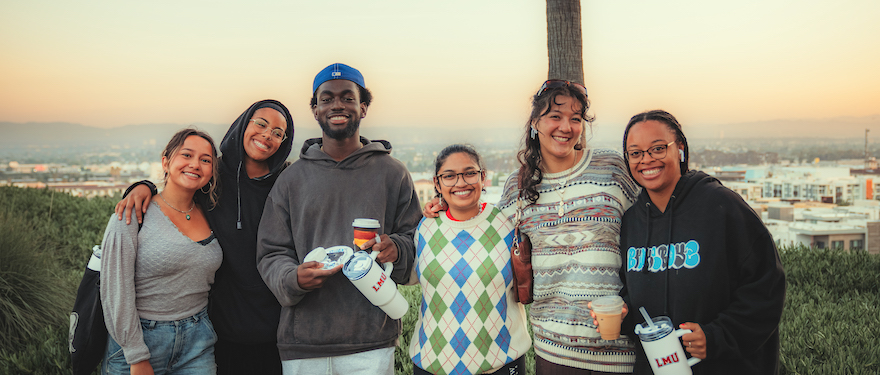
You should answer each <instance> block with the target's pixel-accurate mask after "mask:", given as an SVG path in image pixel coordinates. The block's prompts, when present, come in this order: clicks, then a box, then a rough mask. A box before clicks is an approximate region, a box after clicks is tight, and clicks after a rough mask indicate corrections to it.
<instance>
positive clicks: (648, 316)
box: [639, 306, 654, 328]
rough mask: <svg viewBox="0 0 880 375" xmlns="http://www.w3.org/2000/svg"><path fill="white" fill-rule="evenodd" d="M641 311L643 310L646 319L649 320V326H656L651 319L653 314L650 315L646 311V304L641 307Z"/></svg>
mask: <svg viewBox="0 0 880 375" xmlns="http://www.w3.org/2000/svg"><path fill="white" fill-rule="evenodd" d="M639 311H641V312H642V316H644V317H645V321H646V322H648V327H651V328H654V321H653V320H651V316H650V315H648V312H647V311H645V306H642V307H639Z"/></svg>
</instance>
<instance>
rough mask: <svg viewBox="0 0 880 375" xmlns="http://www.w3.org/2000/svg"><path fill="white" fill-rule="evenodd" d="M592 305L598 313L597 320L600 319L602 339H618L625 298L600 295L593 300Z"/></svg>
mask: <svg viewBox="0 0 880 375" xmlns="http://www.w3.org/2000/svg"><path fill="white" fill-rule="evenodd" d="M591 306H592V308H593V312H594V313H596V320H598V321H599V334H600V335H601V336H602V340H617V339H618V338H619V337H620V324H621V323H622V320H623V317H622V312H623V298H620V296H604V297H599V298H596V299H594V300H593V302H592V304H591Z"/></svg>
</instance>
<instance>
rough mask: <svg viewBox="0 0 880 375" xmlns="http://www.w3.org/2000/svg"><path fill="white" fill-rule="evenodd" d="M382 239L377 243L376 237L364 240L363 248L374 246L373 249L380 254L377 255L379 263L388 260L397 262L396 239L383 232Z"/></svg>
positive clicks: (380, 237)
mask: <svg viewBox="0 0 880 375" xmlns="http://www.w3.org/2000/svg"><path fill="white" fill-rule="evenodd" d="M379 239H381V240H382V241H380V242H379V243H376V239H375V238H373V239H371V240H369V241H367V242H364V244H363V245H361V250H363V249H368V248H370V247H373V251H378V252H379V256H378V257H376V261H377V262H379V263H387V262H392V263H393V262H396V261H397V255H398V254H397V245H395V244H394V241H392V240H391V237H388V235H387V234H383V235H381V236H379Z"/></svg>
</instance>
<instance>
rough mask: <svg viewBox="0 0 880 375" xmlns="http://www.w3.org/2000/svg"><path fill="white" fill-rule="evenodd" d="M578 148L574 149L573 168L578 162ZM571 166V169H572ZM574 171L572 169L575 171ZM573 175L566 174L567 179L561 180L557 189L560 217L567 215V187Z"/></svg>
mask: <svg viewBox="0 0 880 375" xmlns="http://www.w3.org/2000/svg"><path fill="white" fill-rule="evenodd" d="M577 160H578V158H577V150H575V151H574V163H572V164H571V168H574V166H575V164H577ZM571 168H569V169H571ZM573 172H574V171H572V173H573ZM569 177H571V173H569V174H568V176H565V180H562V181H560V182H559V189H556V194H559V211H557V213H558V214H559V217H563V216H565V189H566V188H568V179H569Z"/></svg>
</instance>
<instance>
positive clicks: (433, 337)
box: [409, 205, 532, 374]
mask: <svg viewBox="0 0 880 375" xmlns="http://www.w3.org/2000/svg"><path fill="white" fill-rule="evenodd" d="M417 233H418V234H417V235H416V256H417V263H416V267H415V270H414V272H415V276H416V277H417V278H418V282H419V284H420V286H421V289H422V303H421V307H420V309H419V321H418V322H417V323H416V326H415V330H414V331H413V338H412V341H411V344H410V348H409V353H410V357H411V358H412V360H413V363H415V365H416V366H418V367H420V368H422V369H424V370H427V371H428V372H431V373H434V374H479V373H482V372H487V371H491V370H493V369H497V368H499V367H501V366H504V365H505V364H506V363H509V362H512V361H513V360H515V359H517V358H519V357H521V356H523V355H525V353H526V351H528V350H529V347H531V346H532V341H531V338H530V337H529V332H528V327H527V326H526V314H525V310H524V308H523V305H521V304H519V303H517V302H516V301H514V296H513V294H512V293H511V291H512V288H513V280H512V276H511V264H510V246H511V244H512V242H513V225H512V224H511V222H510V221H508V219H507V218H506V217H505V216H504V215H502V214H501V211H499V210H498V208H496V207H494V206H492V205H486V208H485V209H484V210H483V212H481V213H480V214H479V215H477V216H476V217H475V218H473V219H470V220H467V221H453V220H450V219H448V218H447V217H446V215H440V217H438V218H434V219H428V218H425V219H422V222H421V223H420V224H419V227H418V230H417Z"/></svg>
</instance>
